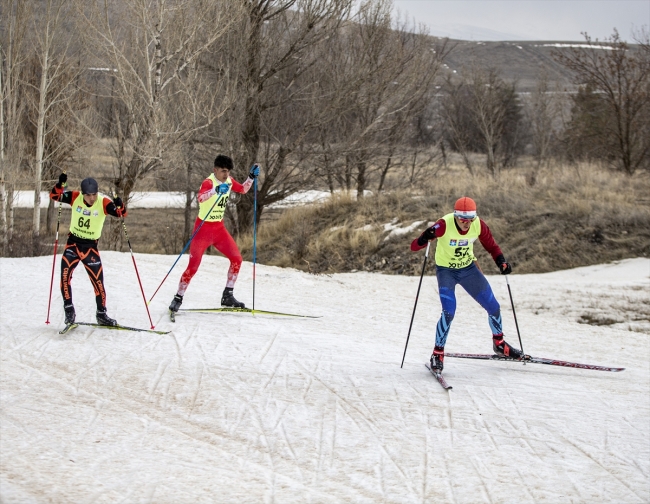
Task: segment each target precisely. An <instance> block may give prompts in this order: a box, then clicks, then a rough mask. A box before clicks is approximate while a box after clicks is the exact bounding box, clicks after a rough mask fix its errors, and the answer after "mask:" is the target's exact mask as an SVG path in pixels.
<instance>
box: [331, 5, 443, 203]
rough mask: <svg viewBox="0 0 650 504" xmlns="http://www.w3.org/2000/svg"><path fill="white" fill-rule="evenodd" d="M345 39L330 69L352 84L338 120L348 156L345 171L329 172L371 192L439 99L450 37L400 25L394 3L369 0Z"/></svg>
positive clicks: (341, 147) (343, 83)
mask: <svg viewBox="0 0 650 504" xmlns="http://www.w3.org/2000/svg"><path fill="white" fill-rule="evenodd" d="M339 38H340V40H341V41H342V44H341V45H342V46H343V47H344V48H345V49H341V50H337V51H336V52H333V53H332V57H331V60H329V61H327V60H326V61H325V68H326V69H327V73H329V74H334V75H338V76H341V77H340V78H339V80H338V81H332V80H331V79H330V80H329V81H328V82H334V84H335V85H337V86H339V87H340V88H342V89H344V90H345V92H344V93H342V96H344V97H345V100H344V101H343V102H342V103H341V112H340V113H339V115H338V117H337V118H336V121H334V122H333V123H332V125H331V126H332V130H333V134H332V141H333V142H338V145H337V150H338V151H339V156H340V157H341V158H342V159H344V162H343V163H340V165H339V166H340V173H335V174H333V175H331V174H330V175H328V177H329V179H332V178H338V179H339V180H340V181H341V182H342V184H341V185H342V186H343V187H345V188H346V189H347V190H349V189H350V188H351V184H352V182H353V179H354V182H356V190H357V195H358V196H363V194H364V191H365V190H366V188H367V187H368V181H369V177H370V176H371V175H372V174H374V173H377V175H378V177H379V184H378V187H379V188H380V190H381V188H383V184H384V181H385V179H386V175H387V173H388V171H389V170H390V169H391V168H392V167H394V166H396V165H399V164H401V161H400V160H398V159H397V157H398V156H397V152H398V150H399V149H402V148H403V147H404V146H405V145H404V144H406V143H407V142H406V140H405V139H406V136H407V134H408V133H409V131H410V128H409V125H410V124H411V121H412V118H413V116H414V115H416V112H417V111H418V110H420V109H422V108H425V107H426V106H427V104H428V102H429V101H430V99H431V96H430V95H431V93H432V89H433V83H434V82H435V79H436V78H437V75H438V70H439V68H440V64H441V61H442V59H443V58H444V56H445V55H446V41H444V42H443V43H442V44H436V43H434V42H433V41H432V40H431V39H430V38H429V37H428V36H427V34H426V32H424V31H416V30H415V29H414V28H413V27H411V26H409V25H408V24H406V23H399V22H398V23H393V20H392V18H391V4H390V3H389V2H384V1H373V2H367V3H364V4H363V5H362V6H361V8H360V9H359V11H358V14H357V16H355V17H354V18H353V19H352V21H351V22H350V23H348V24H347V25H346V27H345V29H344V30H342V31H341V33H340V34H339ZM324 150H325V149H324ZM329 150H331V146H330V148H329ZM332 167H334V166H332Z"/></svg>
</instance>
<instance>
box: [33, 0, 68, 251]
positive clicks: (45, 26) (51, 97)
mask: <svg viewBox="0 0 650 504" xmlns="http://www.w3.org/2000/svg"><path fill="white" fill-rule="evenodd" d="M70 14H71V9H70V2H69V0H46V1H45V12H44V13H43V16H42V17H41V16H36V17H34V22H33V32H34V37H35V41H36V56H37V58H38V62H39V67H40V68H39V70H40V79H39V82H38V84H37V87H36V89H35V90H36V92H37V96H38V105H37V109H36V110H37V111H36V152H35V156H34V216H33V219H32V234H33V236H34V237H35V238H37V237H38V236H39V234H40V224H41V210H40V204H41V189H42V175H43V165H44V162H45V137H46V135H47V133H48V127H49V126H48V122H47V121H48V118H49V116H50V114H51V112H52V108H53V106H54V105H55V104H57V103H58V102H60V101H61V100H65V99H66V95H67V92H68V89H69V87H68V86H60V87H59V89H55V84H54V83H55V82H58V81H60V78H61V76H62V74H63V73H65V72H66V71H68V70H69V68H70V66H69V65H68V51H69V49H70V43H71V41H72V36H71V34H70V32H69V30H66V29H65V24H64V23H65V21H67V20H69V16H70ZM67 82H68V83H72V82H74V79H71V80H67ZM53 91H54V92H53Z"/></svg>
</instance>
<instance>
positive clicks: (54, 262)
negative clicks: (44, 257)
mask: <svg viewBox="0 0 650 504" xmlns="http://www.w3.org/2000/svg"><path fill="white" fill-rule="evenodd" d="M63 173H65V172H63ZM65 186H66V184H62V186H61V188H63V187H65ZM62 205H63V204H62V203H61V201H59V213H58V215H57V216H56V237H55V239H54V256H53V257H52V278H51V279H50V297H49V298H48V300H47V320H46V321H45V323H46V324H49V323H50V306H51V305H52V287H53V286H54V268H55V266H56V249H57V247H58V246H59V224H60V223H61V206H62Z"/></svg>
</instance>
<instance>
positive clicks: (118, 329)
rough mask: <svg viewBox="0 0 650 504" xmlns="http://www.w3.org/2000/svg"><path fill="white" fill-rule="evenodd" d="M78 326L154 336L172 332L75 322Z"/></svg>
mask: <svg viewBox="0 0 650 504" xmlns="http://www.w3.org/2000/svg"><path fill="white" fill-rule="evenodd" d="M77 325H84V326H90V327H97V328H99V329H114V330H117V331H137V332H148V333H154V334H169V333H170V332H171V331H155V330H154V329H140V328H139V327H129V326H123V325H119V324H118V325H114V326H107V325H101V324H93V323H92V322H75V326H77ZM73 329H74V328H73Z"/></svg>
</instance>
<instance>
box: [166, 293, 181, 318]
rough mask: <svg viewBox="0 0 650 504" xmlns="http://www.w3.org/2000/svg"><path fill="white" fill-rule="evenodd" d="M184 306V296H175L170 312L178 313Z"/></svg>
mask: <svg viewBox="0 0 650 504" xmlns="http://www.w3.org/2000/svg"><path fill="white" fill-rule="evenodd" d="M182 304H183V296H181V295H180V294H176V295H174V299H172V304H170V305H169V311H173V312H174V313H175V312H177V311H178V309H179V308H180V307H181V305H182Z"/></svg>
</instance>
